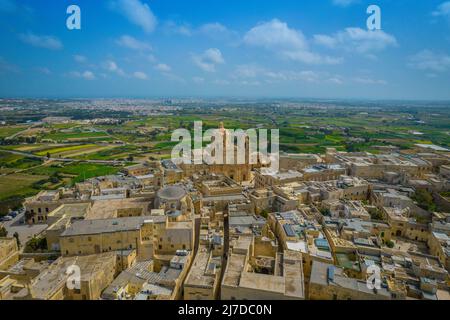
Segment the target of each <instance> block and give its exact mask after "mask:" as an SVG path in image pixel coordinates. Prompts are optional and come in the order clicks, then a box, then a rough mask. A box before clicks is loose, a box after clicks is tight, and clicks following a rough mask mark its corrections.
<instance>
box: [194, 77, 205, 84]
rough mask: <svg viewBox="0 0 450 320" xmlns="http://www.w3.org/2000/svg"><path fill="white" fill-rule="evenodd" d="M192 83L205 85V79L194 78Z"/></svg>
mask: <svg viewBox="0 0 450 320" xmlns="http://www.w3.org/2000/svg"><path fill="white" fill-rule="evenodd" d="M192 81H194V82H195V83H204V82H205V79H204V78H202V77H193V78H192Z"/></svg>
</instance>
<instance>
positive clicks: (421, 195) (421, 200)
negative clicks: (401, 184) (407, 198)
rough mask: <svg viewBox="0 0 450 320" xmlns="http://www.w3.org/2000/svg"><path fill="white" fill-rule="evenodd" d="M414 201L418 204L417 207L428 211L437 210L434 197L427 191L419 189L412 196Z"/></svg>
mask: <svg viewBox="0 0 450 320" xmlns="http://www.w3.org/2000/svg"><path fill="white" fill-rule="evenodd" d="M412 199H413V200H414V201H416V202H417V205H418V206H419V207H420V208H422V209H424V210H427V211H430V212H434V211H436V210H437V207H436V204H435V203H434V199H433V195H432V194H431V193H429V192H428V191H426V190H423V189H419V190H417V191H416V193H415V194H414V195H413V196H412Z"/></svg>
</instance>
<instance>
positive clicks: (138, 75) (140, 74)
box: [133, 71, 148, 80]
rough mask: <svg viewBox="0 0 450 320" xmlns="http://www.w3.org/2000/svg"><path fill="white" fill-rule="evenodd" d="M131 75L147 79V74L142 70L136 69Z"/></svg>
mask: <svg viewBox="0 0 450 320" xmlns="http://www.w3.org/2000/svg"><path fill="white" fill-rule="evenodd" d="M133 77H135V78H136V79H139V80H147V79H148V76H147V74H146V73H144V72H142V71H136V72H135V73H133Z"/></svg>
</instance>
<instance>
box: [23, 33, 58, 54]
mask: <svg viewBox="0 0 450 320" xmlns="http://www.w3.org/2000/svg"><path fill="white" fill-rule="evenodd" d="M19 38H20V40H22V41H23V42H24V43H26V44H29V45H31V46H33V47H38V48H45V49H50V50H60V49H62V48H63V44H62V43H61V41H60V40H59V39H58V38H56V37H54V36H45V35H36V34H34V33H32V32H28V33H22V34H20V35H19Z"/></svg>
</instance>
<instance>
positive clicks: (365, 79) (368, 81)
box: [353, 77, 387, 85]
mask: <svg viewBox="0 0 450 320" xmlns="http://www.w3.org/2000/svg"><path fill="white" fill-rule="evenodd" d="M353 80H354V81H355V82H356V83H360V84H368V85H386V84H387V81H386V80H380V79H372V78H369V77H356V78H354V79H353Z"/></svg>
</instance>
